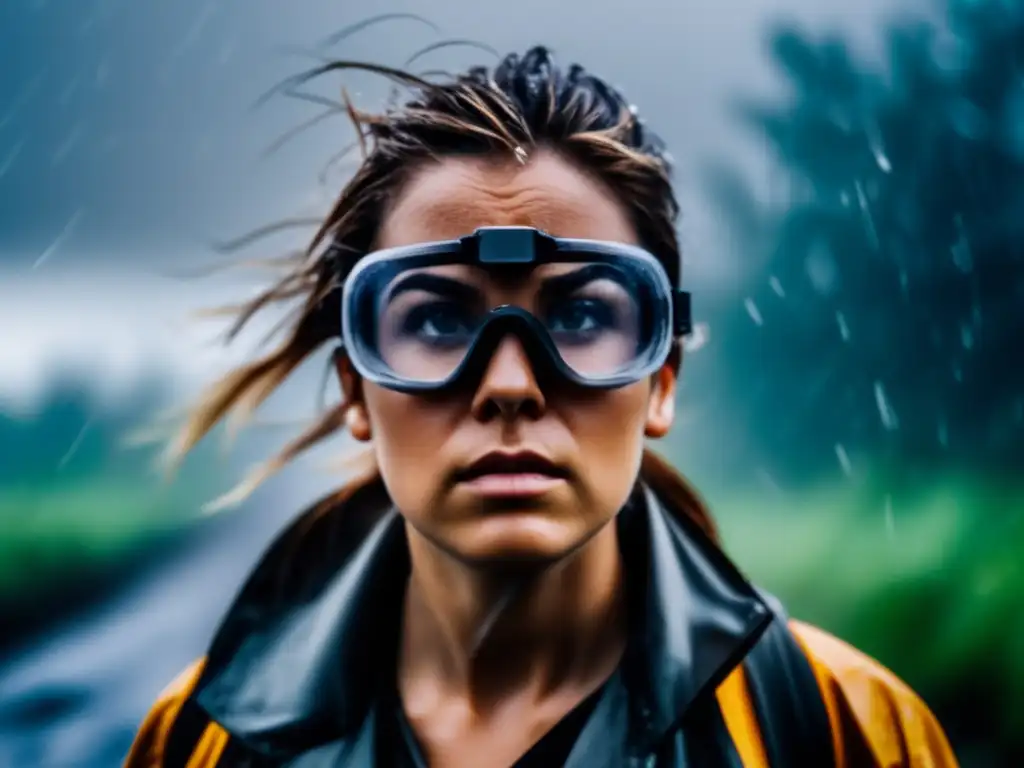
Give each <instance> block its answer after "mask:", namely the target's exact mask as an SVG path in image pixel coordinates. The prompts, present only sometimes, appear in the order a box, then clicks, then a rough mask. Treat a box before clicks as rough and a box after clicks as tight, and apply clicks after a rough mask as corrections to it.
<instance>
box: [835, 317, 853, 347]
mask: <svg viewBox="0 0 1024 768" xmlns="http://www.w3.org/2000/svg"><path fill="white" fill-rule="evenodd" d="M836 324H837V325H838V326H839V335H840V336H841V337H842V339H843V341H849V340H850V326H848V325H847V324H846V317H844V316H843V313H842V312H836Z"/></svg>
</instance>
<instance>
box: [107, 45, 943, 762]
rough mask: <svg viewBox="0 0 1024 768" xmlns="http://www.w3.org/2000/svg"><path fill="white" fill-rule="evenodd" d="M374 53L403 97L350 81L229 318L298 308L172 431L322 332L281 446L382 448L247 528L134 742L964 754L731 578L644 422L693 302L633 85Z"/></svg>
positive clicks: (371, 751) (363, 750)
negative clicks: (219, 592)
mask: <svg viewBox="0 0 1024 768" xmlns="http://www.w3.org/2000/svg"><path fill="white" fill-rule="evenodd" d="M345 66H349V67H351V66H355V65H351V64H348V65H346V64H337V65H332V66H330V67H324V68H323V70H322V71H326V70H328V69H332V68H342V67H345ZM375 69H376V71H381V72H384V74H387V75H389V76H390V77H392V78H396V79H398V80H400V81H401V82H402V83H403V84H405V85H406V86H409V87H410V88H412V90H413V92H414V94H415V96H414V98H413V100H411V101H410V102H408V103H407V104H405V105H404V106H401V107H394V108H392V109H390V110H389V111H388V112H387V113H386V114H384V115H379V116H370V115H365V114H360V113H356V112H355V110H352V109H350V113H351V114H352V117H353V119H354V120H355V121H356V123H357V126H358V127H359V129H360V132H361V135H363V131H364V130H365V132H366V134H367V138H368V139H369V141H370V146H369V147H368V149H367V152H366V154H365V157H364V161H363V163H362V166H361V167H360V168H359V170H358V172H357V173H356V175H355V177H354V178H353V179H352V180H351V182H350V183H349V184H348V186H347V187H346V188H345V189H344V191H343V192H342V193H341V195H340V197H339V198H338V200H337V202H336V204H335V206H334V208H333V210H332V211H331V213H330V215H329V216H328V217H327V219H326V221H325V222H324V224H323V226H322V228H321V229H320V231H319V233H318V234H317V236H316V237H315V239H314V240H313V243H312V245H311V246H310V248H309V251H308V254H307V256H306V258H305V259H304V260H303V261H302V262H301V263H300V264H299V265H297V266H296V267H295V269H294V271H293V272H292V273H291V274H289V275H288V276H287V277H286V278H285V279H284V280H283V281H281V282H280V283H279V284H277V285H276V286H274V287H273V288H272V289H271V290H269V291H268V292H267V293H266V294H264V295H263V296H261V297H259V298H258V299H257V300H255V301H254V302H253V303H252V305H251V306H250V307H248V308H247V309H246V310H245V312H244V314H243V318H242V320H243V322H244V320H245V319H247V318H248V317H249V316H250V315H251V314H252V313H253V312H255V311H256V310H258V309H259V308H260V307H262V306H263V305H265V304H267V303H269V302H271V301H274V300H278V299H282V298H287V297H293V296H295V295H301V296H302V297H303V305H302V312H301V315H300V316H299V317H298V319H297V320H296V322H295V324H294V326H293V328H292V329H291V332H290V334H289V336H288V337H287V340H286V341H285V342H284V344H283V345H282V346H281V347H280V348H279V349H277V350H276V351H275V352H273V354H270V355H269V356H268V357H266V358H264V359H262V360H259V361H257V362H254V363H252V364H251V365H248V366H246V367H244V368H243V369H241V370H239V371H237V372H236V373H233V374H232V375H230V376H229V377H228V378H227V379H226V380H225V381H224V382H223V383H222V384H221V385H219V387H218V388H217V389H215V391H213V392H212V394H211V395H210V396H209V398H208V399H206V400H205V401H204V402H203V403H202V404H201V406H200V407H199V409H198V411H197V412H196V414H195V416H194V418H193V420H192V421H191V423H190V424H189V425H188V429H187V430H186V431H185V433H184V436H183V439H182V442H181V444H180V446H179V448H180V449H181V450H182V451H184V450H187V449H188V448H190V447H191V446H192V445H193V444H194V443H195V442H196V441H197V440H199V439H200V438H201V437H202V436H203V435H204V434H205V433H206V432H207V431H208V430H209V429H211V428H212V426H213V425H214V424H216V423H217V422H218V421H219V420H220V419H221V418H222V417H224V416H226V415H228V414H229V413H231V412H233V411H235V410H236V409H240V410H242V411H247V410H251V409H252V408H254V407H255V406H256V405H258V404H259V403H260V402H262V401H263V400H264V399H265V398H266V397H267V396H268V395H269V394H270V393H271V392H272V391H273V390H274V389H275V387H276V386H277V385H278V384H279V383H280V382H282V381H283V380H284V379H285V378H286V377H287V375H288V374H289V373H290V372H291V371H292V370H294V369H295V368H296V367H297V366H298V365H299V364H300V363H301V362H302V361H303V360H304V359H306V358H307V356H309V355H310V353H312V352H313V351H314V350H315V349H317V348H318V347H320V346H322V345H323V344H325V343H329V342H334V343H336V344H337V342H338V339H339V338H340V345H338V351H337V353H336V356H335V362H336V368H337V374H338V378H339V381H340V385H341V388H342V391H343V393H344V398H343V402H342V403H341V404H339V405H338V406H336V407H335V408H334V409H333V410H331V411H330V412H329V413H327V415H326V416H325V417H324V418H323V420H322V422H321V423H319V424H317V425H316V426H315V427H314V428H313V429H311V430H310V431H309V432H308V433H307V434H306V435H304V436H303V437H302V438H301V439H299V440H297V441H296V442H295V443H294V444H293V445H291V446H289V447H288V449H287V450H285V451H284V452H283V454H282V455H281V457H280V458H279V459H278V460H277V461H276V462H274V464H273V465H272V466H271V469H273V468H276V467H277V466H280V465H281V464H282V463H284V462H286V461H287V460H289V459H290V458H291V457H292V456H294V455H295V454H296V453H298V452H299V451H301V450H303V449H304V448H306V447H308V446H309V445H311V444H312V443H314V442H317V441H319V440H320V439H322V438H323V437H325V436H327V435H329V434H331V433H333V432H335V431H336V430H337V429H339V428H341V427H343V426H344V427H345V428H347V429H348V431H349V432H350V434H351V435H352V436H353V437H354V438H355V439H356V440H358V441H362V442H364V443H368V444H369V445H370V446H371V448H372V455H373V458H374V459H375V462H374V463H375V469H374V471H373V472H372V473H370V474H369V475H368V476H366V477H364V478H362V479H360V480H358V481H356V482H354V483H352V484H351V485H349V486H348V487H346V488H344V489H343V490H341V491H340V492H339V493H337V494H335V495H334V496H332V497H330V498H327V499H325V500H324V501H323V502H321V503H319V504H317V505H316V506H315V507H314V508H313V509H311V510H309V511H307V512H306V513H305V514H303V515H302V516H301V517H300V518H299V519H298V520H297V522H296V523H295V524H294V525H292V526H291V527H290V528H289V529H288V530H287V531H286V532H285V533H284V534H283V535H282V536H281V537H280V539H279V541H278V542H277V543H276V544H275V545H274V546H273V547H272V548H271V549H270V550H269V551H268V553H267V554H266V555H265V556H264V558H263V560H262V561H261V562H260V563H259V564H258V565H257V566H256V568H255V570H254V572H253V574H252V576H251V577H250V579H249V581H248V583H247V584H246V585H245V587H244V588H243V590H242V592H241V593H240V595H239V597H238V598H237V601H236V603H235V604H234V606H233V607H232V608H231V609H230V611H229V612H228V614H227V616H226V617H225V620H224V623H223V625H222V626H221V628H220V630H219V631H218V633H217V635H216V637H215V639H214V641H213V643H212V645H211V646H210V649H209V651H208V653H207V654H206V656H205V657H204V659H203V660H201V661H200V662H198V663H196V664H195V665H194V666H193V667H192V668H190V669H188V670H187V671H186V672H185V673H184V674H183V675H182V677H181V678H180V679H179V680H178V681H176V682H175V683H174V684H173V685H172V686H171V687H170V688H169V689H168V691H167V692H166V693H165V694H164V695H163V696H162V697H161V698H160V700H159V701H158V702H157V704H156V705H155V707H154V708H153V710H152V712H151V713H150V714H149V716H148V717H147V719H146V720H145V722H144V723H143V725H142V728H141V730H140V732H139V734H138V736H137V739H136V742H135V745H134V747H133V749H132V752H131V754H130V756H129V757H128V761H127V765H128V766H130V768H141V767H142V766H185V765H188V766H190V767H191V768H197V767H198V766H204V767H207V768H208V767H210V766H215V765H216V766H243V765H244V766H250V765H268V766H269V765H274V766H278V765H281V766H283V765H287V766H303V767H304V768H311V767H313V766H352V767H353V768H355V767H356V766H427V765H429V766H454V767H461V766H467V767H472V768H486V767H488V766H495V767H497V768H507V767H508V766H513V765H514V766H517V768H526V767H527V766H560V765H568V766H579V767H581V768H582V767H584V766H585V767H587V768H590V767H592V766H593V767H600V766H609V767H612V766H615V767H618V766H659V767H664V766H746V767H748V768H752V767H753V766H767V765H771V766H773V768H777V767H778V766H783V765H785V766H790V765H792V766H803V765H808V766H812V765H813V766H832V765H835V766H851V767H852V766H886V767H887V768H888V767H889V766H922V767H923V766H943V767H944V766H954V765H956V762H955V759H954V757H953V755H952V753H951V751H950V748H949V745H948V743H947V740H946V738H945V736H944V734H943V732H942V730H941V728H940V726H939V725H938V723H937V722H936V721H935V719H934V717H933V716H932V714H931V713H930V712H929V711H928V709H927V708H926V707H925V705H924V704H923V703H922V702H921V701H920V700H919V699H918V697H917V696H916V695H915V694H914V693H913V692H912V691H910V690H909V689H908V688H907V687H906V686H905V685H904V684H903V683H901V682H900V681H899V680H897V679H896V678H895V677H894V676H893V675H892V674H890V673H889V672H888V671H886V670H885V669H883V668H882V667H881V666H879V665H878V664H877V663H875V662H873V661H872V660H870V659H868V658H866V657H865V656H863V655H861V654H860V653H858V652H857V651H855V650H853V649H852V648H850V647H848V646H846V645H844V644H843V643H841V642H840V641H838V640H836V639H834V638H832V637H830V636H828V635H826V634H825V633H823V632H821V631H819V630H817V629H814V628H812V627H809V626H806V625H804V624H800V623H797V622H788V621H787V620H786V619H785V617H784V615H783V614H782V612H781V608H779V607H778V605H777V604H776V603H775V601H774V600H773V599H772V598H770V597H769V596H767V595H764V594H762V593H760V592H758V591H757V590H755V589H754V588H752V587H751V586H750V585H749V584H748V583H747V582H746V581H745V580H744V579H743V577H742V576H741V575H740V574H739V573H738V572H737V570H736V569H735V567H734V566H733V565H732V564H731V563H730V562H729V561H728V559H727V558H726V557H725V556H724V555H723V553H722V551H721V549H719V547H718V544H717V539H716V534H715V528H714V526H713V524H712V522H711V520H710V518H709V516H708V513H707V512H706V510H705V509H704V508H703V506H702V505H701V503H700V501H699V500H698V498H697V497H696V495H695V494H694V493H693V491H692V490H691V489H690V488H689V486H688V485H687V484H686V483H685V481H684V480H683V479H682V478H681V477H679V476H678V475H677V474H676V473H675V472H674V471H673V470H672V469H671V468H669V467H668V466H667V465H666V464H664V463H663V462H662V461H660V460H659V459H657V458H656V457H655V456H654V455H653V454H651V453H649V452H647V451H645V449H644V440H645V438H660V437H663V436H664V435H665V434H666V433H667V432H668V431H669V429H670V427H671V426H672V422H673V416H674V398H675V394H676V382H677V376H678V373H679V368H680V362H681V356H682V352H681V347H680V340H681V338H682V337H683V336H685V335H686V333H687V332H688V330H689V302H688V295H687V294H686V293H685V292H683V291H681V290H680V289H679V285H680V256H679V244H678V242H677V239H676V230H675V223H676V222H675V220H676V216H677V204H676V200H675V198H674V196H673V192H672V188H671V185H670V179H669V159H668V156H667V154H666V153H665V151H664V149H663V147H662V145H661V143H660V142H659V140H658V139H657V138H656V137H655V136H654V135H653V134H652V133H651V132H650V131H649V130H648V129H647V128H646V127H645V126H644V124H643V123H642V122H641V121H639V120H638V119H637V118H636V113H635V110H634V109H633V108H632V107H631V106H630V105H629V104H628V102H626V101H625V100H624V99H623V98H622V97H621V96H620V95H619V94H618V93H616V92H615V91H614V90H613V89H611V88H610V87H608V86H607V85H606V84H605V83H604V82H602V81H601V80H599V79H597V78H596V77H594V76H592V75H590V74H588V73H587V72H585V71H584V70H583V69H582V68H580V67H578V66H573V67H570V68H569V69H567V70H561V69H559V68H558V67H557V66H556V65H555V63H554V61H553V60H552V58H551V56H550V54H549V52H548V51H547V50H545V49H543V48H534V49H533V50H530V51H529V52H528V53H527V54H526V55H525V56H522V57H520V56H517V55H509V56H507V57H506V58H505V59H504V60H503V61H502V62H501V63H500V65H499V66H498V67H497V68H496V69H494V70H493V71H488V70H486V69H483V68H478V69H473V70H471V71H469V72H468V73H466V74H464V75H462V76H460V77H457V78H453V79H450V80H445V81H443V82H441V83H436V82H435V83H433V84H431V83H427V82H424V81H422V80H418V79H416V78H414V77H412V76H409V75H404V74H401V73H397V72H394V71H391V70H382V69H380V68H375Z"/></svg>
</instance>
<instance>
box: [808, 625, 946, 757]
mask: <svg viewBox="0 0 1024 768" xmlns="http://www.w3.org/2000/svg"><path fill="white" fill-rule="evenodd" d="M790 627H791V629H792V630H793V633H794V635H795V636H796V638H797V641H798V642H799V643H800V644H801V645H802V646H803V648H804V651H805V652H806V654H807V657H808V659H809V660H810V662H811V666H812V667H813V668H814V673H815V675H816V677H817V678H818V686H819V687H820V688H821V691H822V694H823V697H824V699H825V706H826V708H827V709H828V714H829V720H830V721H831V723H832V733H833V742H834V744H835V747H836V754H837V755H838V760H837V763H836V765H837V768H862V766H863V768H958V765H959V764H958V763H957V760H956V757H955V756H954V755H953V750H952V748H951V747H950V745H949V740H948V739H947V737H946V734H945V732H944V731H943V730H942V726H941V725H939V722H938V720H937V719H936V718H935V715H933V714H932V712H931V710H930V709H928V706H927V705H926V704H925V703H924V702H923V701H922V700H921V698H920V697H919V696H918V695H917V694H916V693H915V692H914V691H912V690H911V689H910V688H909V687H908V686H907V685H906V683H904V682H903V681H902V680H900V679H899V678H898V677H896V675H894V674H893V673H892V672H890V671H889V670H888V669H886V668H885V667H883V666H882V665H881V664H879V663H878V662H877V661H875V660H874V659H872V658H870V657H868V656H867V655H865V654H863V653H861V652H860V651H858V650H857V649H855V648H853V647H851V646H849V645H847V644H846V643H844V642H842V641H841V640H839V639H837V638H835V637H833V636H832V635H829V634H828V633H826V632H823V631H822V630H820V629H817V628H815V627H812V626H809V625H807V624H803V623H802V622H798V621H793V622H790Z"/></svg>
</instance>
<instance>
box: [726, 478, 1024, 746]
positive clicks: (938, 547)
mask: <svg viewBox="0 0 1024 768" xmlns="http://www.w3.org/2000/svg"><path fill="white" fill-rule="evenodd" d="M708 496H709V500H710V501H711V503H712V508H713V509H714V510H715V512H716V516H717V519H718V520H719V522H720V525H721V528H722V532H723V536H724V538H725V543H726V548H727V549H728V551H729V552H730V554H731V555H732V556H733V558H734V559H735V560H736V562H737V563H738V564H739V565H740V566H741V567H742V568H743V569H744V570H745V572H746V573H747V574H748V575H749V576H750V577H751V578H752V579H753V580H754V581H756V582H757V583H758V584H760V585H762V586H763V587H765V588H766V589H769V590H770V591H772V592H774V593H775V594H777V595H778V596H779V597H780V598H782V599H783V600H784V601H785V602H786V604H787V607H788V608H789V610H790V612H791V613H792V614H793V615H794V616H796V617H798V618H801V619H804V620H807V621H810V622H811V623H814V624H816V625H818V626H821V627H822V628H824V629H826V630H828V631H830V632H832V633H834V634H836V635H838V636H839V637H842V638H843V639H844V640H846V641H848V642H850V643H852V644H853V645H855V646H857V647H859V648H861V649H862V650H864V651H865V652H867V653H869V654H870V655H872V656H874V657H875V658H877V659H879V660H880V661H881V662H882V663H884V664H885V665H886V666H888V667H890V668H891V669H893V670H894V671H895V672H896V673H897V674H898V675H900V676H901V677H902V678H904V679H905V680H906V681H907V682H908V683H910V684H911V685H912V686H913V687H914V688H915V689H917V690H918V691H919V692H920V693H921V694H922V695H923V696H924V697H925V698H926V700H929V701H948V700H950V699H955V698H956V695H957V692H958V691H963V690H967V689H977V687H978V681H979V680H981V681H984V688H985V689H986V690H987V691H989V692H990V694H989V695H991V697H992V699H991V700H992V701H993V702H994V704H993V706H994V709H995V710H996V712H995V714H996V715H997V716H998V717H999V718H1000V719H1001V720H1002V721H1003V722H1002V723H1000V728H1001V729H1002V731H1003V734H1004V735H1005V736H1007V737H1009V736H1011V735H1012V734H1015V733H1016V734H1019V733H1020V732H1021V729H1024V653H1022V652H1021V651H1022V647H1021V639H1020V638H1021V637H1024V610H1022V607H1024V483H1019V484H1017V486H1016V487H1012V486H1011V487H1007V486H1005V485H1003V486H1000V485H997V484H996V483H994V482H983V481H977V480H970V479H964V478H957V479H946V480H944V481H939V482H933V483H929V484H926V485H921V486H920V487H919V488H917V489H913V490H912V491H911V492H904V493H902V494H900V496H899V498H892V499H891V500H889V501H887V499H886V495H885V493H884V491H882V490H880V489H879V487H878V486H877V485H876V486H875V487H865V486H861V487H859V488H858V487H852V486H848V485H842V484H832V485H826V486H821V487H819V488H817V489H811V490H806V491H804V492H800V493H795V494H790V495H785V494H781V493H779V494H774V495H773V494H763V493H761V494H754V493H745V492H742V491H739V492H735V491H725V492H722V493H714V494H709V495H708ZM888 510H891V512H889V511H888ZM996 702H998V703H996Z"/></svg>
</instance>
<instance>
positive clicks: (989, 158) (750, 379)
mask: <svg viewBox="0 0 1024 768" xmlns="http://www.w3.org/2000/svg"><path fill="white" fill-rule="evenodd" d="M945 9H946V11H947V14H946V18H947V23H946V24H945V25H943V26H942V27H941V28H940V27H939V26H937V25H936V24H933V23H931V22H927V21H921V20H910V21H907V20H902V21H899V22H893V23H891V24H890V25H889V26H888V27H887V28H886V29H885V37H886V42H887V46H886V50H887V51H888V52H889V60H888V62H887V64H888V66H886V65H885V63H878V64H877V65H870V64H867V63H864V62H858V61H857V60H856V59H855V57H854V56H853V55H852V53H851V52H850V50H849V47H848V46H847V45H846V44H845V43H844V42H843V40H841V39H839V38H835V37H832V38H826V39H824V40H822V41H819V42H814V41H811V40H810V39H809V38H808V37H807V36H806V35H805V34H803V33H802V32H801V31H799V30H798V29H796V28H793V27H789V28H785V29H781V30H779V31H777V32H776V33H775V34H774V35H773V37H772V54H773V58H774V60H775V62H776V63H777V64H778V65H779V67H780V68H781V70H782V72H783V74H784V76H785V78H786V81H787V82H788V85H789V86H790V93H791V95H790V98H789V99H787V100H786V101H785V102H784V103H782V104H763V103H759V104H751V103H744V104H742V105H741V106H740V113H741V116H742V119H743V121H744V122H745V123H746V124H747V125H750V126H752V127H754V128H755V129H756V130H757V131H758V132H759V133H760V134H761V135H762V136H764V137H765V138H766V139H767V143H768V145H769V147H770V148H771V150H772V152H773V154H774V155H775V157H776V159H777V172H778V175H779V182H780V184H779V186H781V187H784V189H783V194H782V195H780V196H777V197H776V199H768V200H759V199H758V198H757V197H756V196H755V195H754V194H753V193H752V192H751V190H750V188H749V187H748V186H747V185H746V184H745V183H744V182H743V180H742V179H740V178H739V177H738V176H737V174H736V173H735V172H734V171H733V170H731V169H730V168H728V167H724V166H718V167H712V168H710V169H709V174H708V181H709V188H710V191H711V194H712V197H713V199H714V200H715V201H716V202H717V204H718V205H719V206H720V208H721V211H722V213H723V214H724V218H725V221H726V223H727V225H728V229H729V234H730V237H731V238H732V243H733V246H734V247H735V248H737V249H739V251H740V253H742V255H743V261H742V265H741V271H742V272H743V277H742V278H741V279H742V280H743V282H742V285H741V286H740V293H739V294H738V295H737V296H735V297H734V299H733V300H732V302H731V306H729V307H726V308H724V309H722V308H719V310H718V311H717V312H716V314H718V315H720V316H721V318H722V320H721V322H720V324H719V325H718V327H717V329H713V331H715V333H714V337H715V339H716V341H717V342H719V343H721V344H723V349H722V354H720V355H717V356H716V358H717V359H719V360H720V361H723V362H721V363H719V365H724V366H727V367H728V370H727V371H723V375H721V376H720V377H719V378H720V380H721V381H722V382H723V385H724V386H727V387H728V386H742V387H743V390H742V391H741V392H734V393H733V394H734V395H735V396H734V397H730V398H728V402H729V403H730V408H733V407H734V405H733V404H738V408H739V409H740V410H739V411H736V412H735V416H736V418H737V419H739V420H740V423H742V424H743V425H744V426H745V429H744V430H743V431H744V432H745V434H746V436H747V437H748V438H750V439H751V440H753V441H755V443H756V447H757V449H758V450H757V453H758V455H759V456H761V457H764V456H774V457H777V458H776V463H775V464H774V465H771V466H770V467H769V471H770V472H772V473H773V475H775V476H788V477H790V478H792V479H798V478H801V477H807V476H809V475H817V474H819V473H820V472H821V471H822V470H827V471H836V467H837V465H838V466H840V467H842V468H844V469H846V470H847V471H849V472H856V471H857V465H858V462H857V459H858V458H859V456H860V455H862V454H866V455H869V456H870V457H871V461H873V462H882V463H884V462H885V457H886V456H887V455H889V456H892V457H895V456H897V455H898V457H899V458H900V465H901V467H904V468H905V467H907V461H908V460H909V461H910V463H911V465H912V466H916V467H918V468H922V469H925V468H934V467H935V466H936V464H939V465H940V466H945V462H947V461H955V462H956V463H957V465H958V466H960V467H963V466H964V462H969V463H970V464H971V465H973V466H978V465H984V466H985V467H986V468H988V469H992V468H993V466H995V467H996V468H1001V469H1009V470H1011V471H1012V470H1013V468H1014V467H1016V468H1019V466H1020V465H1021V464H1020V462H1021V461H1022V459H1024V328H1022V325H1024V324H1022V314H1024V0H946V5H945ZM775 191H776V190H773V192H775ZM730 382H732V384H730ZM887 452H888V453H887Z"/></svg>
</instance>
